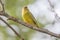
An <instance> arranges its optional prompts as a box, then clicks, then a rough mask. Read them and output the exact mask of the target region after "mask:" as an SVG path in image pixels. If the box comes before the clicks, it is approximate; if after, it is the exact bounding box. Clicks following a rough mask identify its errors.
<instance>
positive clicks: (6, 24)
mask: <svg viewBox="0 0 60 40" xmlns="http://www.w3.org/2000/svg"><path fill="white" fill-rule="evenodd" d="M0 20H2V21H3V22H4V23H5V24H6V25H7V26H8V27H9V28H10V29H11V30H12V31H13V32H14V33H15V34H16V35H17V36H18V37H19V38H21V39H23V38H22V37H21V35H19V34H18V33H17V32H16V31H15V29H13V28H12V27H11V26H10V25H9V24H8V23H7V22H6V21H5V20H3V19H2V18H1V17H0Z"/></svg>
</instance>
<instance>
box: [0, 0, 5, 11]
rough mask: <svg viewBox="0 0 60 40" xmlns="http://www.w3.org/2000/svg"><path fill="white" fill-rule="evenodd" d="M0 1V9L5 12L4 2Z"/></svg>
mask: <svg viewBox="0 0 60 40" xmlns="http://www.w3.org/2000/svg"><path fill="white" fill-rule="evenodd" d="M0 3H1V5H2V9H3V10H2V11H4V12H5V9H4V4H3V3H2V0H0Z"/></svg>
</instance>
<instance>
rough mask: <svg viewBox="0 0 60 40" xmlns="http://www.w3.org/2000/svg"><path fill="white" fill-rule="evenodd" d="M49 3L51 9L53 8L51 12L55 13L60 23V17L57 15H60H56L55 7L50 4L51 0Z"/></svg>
mask: <svg viewBox="0 0 60 40" xmlns="http://www.w3.org/2000/svg"><path fill="white" fill-rule="evenodd" d="M48 2H49V5H50V7H51V9H50V11H52V12H54V13H55V18H56V19H57V20H58V21H60V17H59V16H58V15H57V14H58V13H56V12H55V10H54V5H52V3H51V2H50V0H48Z"/></svg>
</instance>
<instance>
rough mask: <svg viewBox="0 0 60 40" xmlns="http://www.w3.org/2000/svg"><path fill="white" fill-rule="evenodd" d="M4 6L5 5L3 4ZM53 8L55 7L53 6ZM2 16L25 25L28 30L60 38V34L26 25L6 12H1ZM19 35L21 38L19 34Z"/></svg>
mask: <svg viewBox="0 0 60 40" xmlns="http://www.w3.org/2000/svg"><path fill="white" fill-rule="evenodd" d="M0 1H1V0H0ZM2 5H3V4H2ZM50 5H51V4H50ZM52 7H53V6H52ZM3 9H4V6H3ZM0 15H2V16H5V17H7V18H8V19H9V20H12V21H14V22H17V23H19V24H21V25H24V26H26V27H28V28H30V29H33V30H36V31H39V32H43V33H46V34H49V35H51V36H54V37H57V38H60V35H59V34H55V33H52V32H50V31H48V30H47V29H43V28H37V27H35V26H33V25H30V24H27V23H25V22H23V21H21V20H19V19H17V18H15V17H12V16H10V15H8V14H7V13H6V12H4V11H2V12H0ZM0 19H1V20H2V21H3V22H4V23H5V24H7V26H9V27H11V26H10V25H9V24H8V23H7V22H6V21H4V20H3V19H2V18H1V17H0ZM12 30H14V29H12ZM17 35H18V36H19V34H17ZM19 37H20V36H19ZM22 40H24V39H22Z"/></svg>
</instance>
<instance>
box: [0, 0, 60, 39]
mask: <svg viewBox="0 0 60 40" xmlns="http://www.w3.org/2000/svg"><path fill="white" fill-rule="evenodd" d="M50 1H51V3H52V4H53V5H54V6H55V9H54V10H55V11H56V12H57V13H58V16H59V17H60V0H50ZM2 2H3V3H4V6H5V11H6V12H7V13H8V14H9V15H11V16H13V17H16V18H18V19H20V20H22V21H23V19H22V15H21V14H22V8H23V7H24V6H26V5H28V7H29V10H30V11H31V12H32V13H33V15H34V17H35V16H36V14H35V13H37V14H39V15H40V16H39V18H38V19H37V20H38V21H39V20H40V22H41V23H43V24H48V25H47V26H45V28H46V29H48V30H50V31H52V32H54V33H57V34H59V33H60V31H59V30H60V29H59V28H60V22H59V21H58V22H57V20H56V19H55V14H54V13H53V12H51V10H49V9H50V8H51V7H50V6H49V3H48V1H47V0H2ZM0 6H1V5H0ZM0 10H2V7H0ZM48 13H49V14H48ZM45 16H46V19H45ZM1 17H2V18H3V19H4V20H5V21H7V18H6V17H4V16H1ZM40 17H41V19H40ZM36 18H37V17H36ZM55 21H56V22H57V23H54V25H52V23H51V22H55ZM7 22H8V23H9V24H10V25H11V26H12V27H13V28H14V29H15V30H16V31H17V33H19V34H20V35H22V37H23V38H24V39H25V40H60V39H59V38H56V37H52V36H50V35H48V34H44V33H41V32H37V31H35V30H32V29H30V28H27V27H25V26H23V25H20V24H18V23H16V22H13V21H11V20H8V21H7ZM57 26H58V27H57ZM0 40H20V38H18V37H17V36H16V34H15V33H14V32H13V31H12V30H11V29H10V28H9V27H7V25H6V24H5V23H4V22H3V21H1V20H0Z"/></svg>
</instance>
